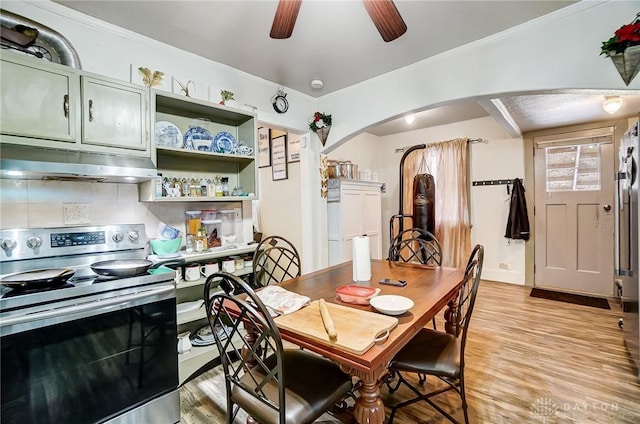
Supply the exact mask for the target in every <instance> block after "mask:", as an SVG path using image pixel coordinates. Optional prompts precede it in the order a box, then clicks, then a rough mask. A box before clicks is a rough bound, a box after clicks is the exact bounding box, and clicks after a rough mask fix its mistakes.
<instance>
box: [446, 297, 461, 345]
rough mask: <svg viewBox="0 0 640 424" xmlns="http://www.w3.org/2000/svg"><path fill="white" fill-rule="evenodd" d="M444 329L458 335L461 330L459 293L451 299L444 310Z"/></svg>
mask: <svg viewBox="0 0 640 424" xmlns="http://www.w3.org/2000/svg"><path fill="white" fill-rule="evenodd" d="M444 319H445V321H446V322H445V323H444V330H445V331H446V332H447V333H449V334H453V335H454V336H457V335H458V333H459V332H460V313H459V311H458V293H456V295H455V296H453V297H452V298H451V300H449V303H447V309H446V310H445V311H444Z"/></svg>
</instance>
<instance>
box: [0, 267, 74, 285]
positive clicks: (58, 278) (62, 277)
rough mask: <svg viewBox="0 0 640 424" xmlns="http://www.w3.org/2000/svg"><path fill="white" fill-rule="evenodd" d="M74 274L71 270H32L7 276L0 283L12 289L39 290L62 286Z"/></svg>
mask: <svg viewBox="0 0 640 424" xmlns="http://www.w3.org/2000/svg"><path fill="white" fill-rule="evenodd" d="M75 273H76V270H75V269H73V268H47V269H34V270H31V271H26V272H18V273H15V274H10V275H7V276H6V277H4V278H3V279H2V280H1V281H0V283H2V285H3V286H7V287H11V288H13V289H23V290H26V289H40V288H46V287H55V286H59V285H62V284H64V283H66V282H67V280H68V279H69V278H71V277H73V274H75Z"/></svg>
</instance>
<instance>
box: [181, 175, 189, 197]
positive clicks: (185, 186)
mask: <svg viewBox="0 0 640 424" xmlns="http://www.w3.org/2000/svg"><path fill="white" fill-rule="evenodd" d="M190 188H191V187H190V186H189V180H188V179H187V178H183V179H182V195H183V196H189V193H190Z"/></svg>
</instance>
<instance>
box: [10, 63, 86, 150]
mask: <svg viewBox="0 0 640 424" xmlns="http://www.w3.org/2000/svg"><path fill="white" fill-rule="evenodd" d="M36 63H37V62H36ZM37 64H38V63H37ZM0 74H1V81H2V82H1V85H0V89H1V91H2V106H1V107H0V117H1V119H2V121H1V123H2V125H1V126H0V128H1V131H2V133H3V134H8V135H16V136H22V137H31V138H41V139H47V140H56V141H62V142H68V143H75V142H76V139H77V134H78V127H79V125H78V120H77V119H78V116H79V115H78V113H79V102H78V98H79V77H78V75H77V74H75V73H74V72H73V71H70V72H65V71H64V70H57V69H56V70H48V69H47V70H45V69H39V68H38V67H36V66H34V65H32V64H29V63H27V62H25V63H22V62H21V61H15V62H14V61H9V60H3V61H2V69H1V70H0Z"/></svg>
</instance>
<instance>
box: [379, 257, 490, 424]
mask: <svg viewBox="0 0 640 424" xmlns="http://www.w3.org/2000/svg"><path fill="white" fill-rule="evenodd" d="M483 258H484V247H483V246H482V245H476V247H475V248H474V249H473V251H472V252H471V255H470V257H469V261H468V262H467V267H466V270H465V275H464V279H463V282H462V286H461V287H460V296H459V298H458V307H457V309H456V311H455V314H454V315H455V317H456V320H455V322H456V323H457V325H456V326H455V334H448V333H444V332H440V331H435V330H431V329H428V328H422V329H421V330H420V332H419V333H418V334H416V335H415V337H414V338H413V339H411V341H410V342H409V343H408V344H407V345H406V346H405V347H403V348H402V350H400V352H398V354H397V355H396V356H395V357H394V358H393V359H392V360H391V363H390V364H389V372H390V375H389V378H388V380H387V386H388V387H389V391H390V392H391V393H393V392H395V391H396V390H398V388H399V387H400V385H401V384H405V385H406V386H407V387H409V389H410V390H411V391H413V392H414V393H415V394H416V397H415V398H413V399H410V400H407V401H404V402H401V403H398V404H397V405H393V406H391V415H390V416H389V423H392V422H393V417H394V416H395V414H396V412H397V410H398V409H399V408H403V407H405V406H408V405H411V404H413V403H415V402H419V401H421V400H424V401H425V402H427V403H428V404H429V405H431V406H432V407H433V408H435V409H436V410H437V411H438V412H440V413H441V414H442V415H444V416H445V417H447V419H449V421H451V422H453V423H457V421H456V420H455V419H454V418H453V417H452V416H451V415H450V414H449V413H448V412H446V411H445V410H444V409H442V408H441V407H440V406H439V405H437V404H436V403H434V402H433V401H432V400H431V398H432V397H433V396H436V395H439V394H441V393H444V392H446V391H449V390H455V391H456V392H457V393H458V395H459V396H460V399H461V400H462V411H463V413H464V422H465V423H467V424H468V423H469V416H468V411H467V399H466V396H465V389H464V385H465V383H464V365H465V361H464V350H465V345H466V341H467V331H468V330H469V322H470V321H471V313H472V312H473V306H474V304H475V301H476V295H477V293H478V286H479V284H480V274H481V273H482V262H483ZM403 373H416V374H419V375H420V374H424V375H433V376H436V377H438V378H439V379H440V380H442V381H444V382H445V383H447V386H448V387H445V388H441V389H438V390H435V391H433V392H430V393H422V392H421V391H420V390H418V389H417V388H416V387H415V386H413V385H412V384H411V383H409V382H408V381H407V380H406V379H405V378H404V376H403ZM396 377H397V378H398V381H397V384H396V385H395V387H392V386H391V383H392V382H393V380H394V379H395V378H396Z"/></svg>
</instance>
